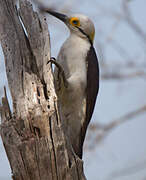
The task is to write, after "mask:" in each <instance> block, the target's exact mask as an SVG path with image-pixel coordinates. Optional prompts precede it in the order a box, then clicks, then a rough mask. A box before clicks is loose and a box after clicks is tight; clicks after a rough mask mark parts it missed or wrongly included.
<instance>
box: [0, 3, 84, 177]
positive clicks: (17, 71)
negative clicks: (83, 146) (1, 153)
mask: <svg viewBox="0 0 146 180" xmlns="http://www.w3.org/2000/svg"><path fill="white" fill-rule="evenodd" d="M0 40H1V45H2V49H3V52H4V56H5V64H6V72H7V78H8V83H9V88H10V91H11V95H12V99H13V113H11V111H10V107H9V103H8V98H7V95H6V89H5V96H4V97H3V98H2V106H1V107H0V111H1V117H2V118H1V119H2V124H1V136H2V140H3V144H4V147H5V150H6V153H7V156H8V160H9V162H10V166H11V170H12V177H13V179H14V180H47V179H48V180H51V179H52V180H72V179H74V180H77V179H78V180H82V179H83V180H84V179H85V176H84V172H83V162H82V161H81V160H80V159H79V158H78V157H77V156H76V155H75V154H74V152H73V151H72V148H71V146H70V143H69V141H68V139H67V137H65V136H64V133H63V130H62V124H61V121H62V120H61V119H60V116H59V108H58V99H57V96H56V93H55V90H54V83H53V75H52V70H51V65H50V64H47V62H48V60H49V59H50V41H49V33H48V27H47V23H46V19H45V18H44V17H43V16H42V15H39V14H38V13H37V12H34V10H33V8H32V5H31V3H30V2H29V1H28V0H20V1H19V10H17V9H16V8H15V5H14V1H13V0H0ZM1 78H2V77H1Z"/></svg>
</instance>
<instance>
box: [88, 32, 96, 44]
mask: <svg viewBox="0 0 146 180" xmlns="http://www.w3.org/2000/svg"><path fill="white" fill-rule="evenodd" d="M94 36H95V31H93V32H91V34H90V36H89V37H90V39H91V41H92V42H93V41H94Z"/></svg>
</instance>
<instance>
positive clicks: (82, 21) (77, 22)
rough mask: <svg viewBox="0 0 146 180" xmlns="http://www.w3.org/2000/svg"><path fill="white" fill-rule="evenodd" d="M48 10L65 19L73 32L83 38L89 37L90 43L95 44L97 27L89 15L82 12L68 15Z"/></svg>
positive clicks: (62, 19)
mask: <svg viewBox="0 0 146 180" xmlns="http://www.w3.org/2000/svg"><path fill="white" fill-rule="evenodd" d="M47 12H48V13H49V14H51V15H53V16H55V17H56V18H58V19H60V20H61V21H63V22H64V23H65V24H66V25H67V26H68V28H69V29H70V32H71V33H75V34H76V35H77V36H80V37H81V38H87V39H88V40H89V41H90V43H92V44H93V41H94V35H95V28H94V24H93V22H92V21H91V20H90V19H89V18H88V17H87V16H85V15H82V14H74V15H72V16H67V15H64V14H61V13H58V12H54V11H47Z"/></svg>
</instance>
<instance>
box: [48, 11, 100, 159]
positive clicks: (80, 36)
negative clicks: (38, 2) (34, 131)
mask: <svg viewBox="0 0 146 180" xmlns="http://www.w3.org/2000/svg"><path fill="white" fill-rule="evenodd" d="M45 12H47V13H49V14H50V15H52V16H54V17H56V18H58V19H59V20H61V21H62V22H64V23H65V25H66V26H67V27H68V29H69V31H70V35H69V37H68V38H67V39H66V40H65V42H64V43H63V45H62V47H61V49H60V51H59V54H58V56H57V59H56V61H55V60H54V61H53V59H52V62H54V64H56V67H55V70H54V78H55V89H56V94H57V97H58V100H59V106H60V109H61V117H62V120H63V127H64V132H65V134H66V136H67V137H68V138H69V140H70V143H71V145H72V148H73V150H74V152H75V153H76V155H78V157H79V158H80V159H82V156H83V144H84V140H85V136H86V132H87V127H88V125H89V122H90V120H91V117H92V114H93V111H94V107H95V103H96V97H97V95H98V91H99V63H98V58H97V55H96V51H95V49H94V46H93V42H94V36H95V27H94V24H93V22H92V21H91V20H90V19H89V17H87V16H85V15H83V14H73V15H65V14H62V13H59V12H56V11H52V10H46V9H45Z"/></svg>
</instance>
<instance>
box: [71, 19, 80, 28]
mask: <svg viewBox="0 0 146 180" xmlns="http://www.w3.org/2000/svg"><path fill="white" fill-rule="evenodd" d="M69 23H70V24H71V25H72V26H75V27H79V26H80V20H79V18H77V17H71V18H70V19H69Z"/></svg>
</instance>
